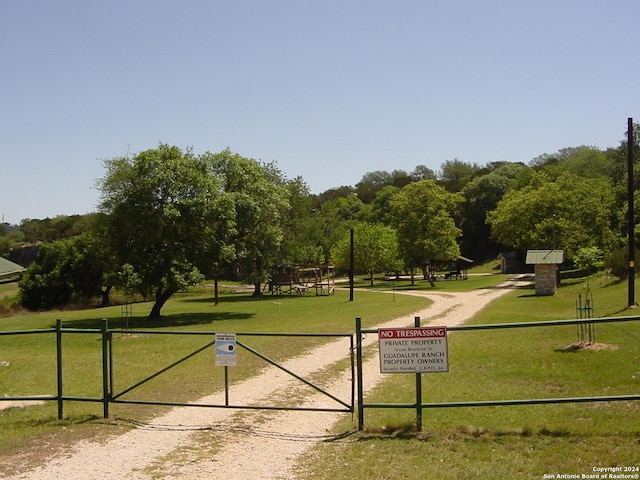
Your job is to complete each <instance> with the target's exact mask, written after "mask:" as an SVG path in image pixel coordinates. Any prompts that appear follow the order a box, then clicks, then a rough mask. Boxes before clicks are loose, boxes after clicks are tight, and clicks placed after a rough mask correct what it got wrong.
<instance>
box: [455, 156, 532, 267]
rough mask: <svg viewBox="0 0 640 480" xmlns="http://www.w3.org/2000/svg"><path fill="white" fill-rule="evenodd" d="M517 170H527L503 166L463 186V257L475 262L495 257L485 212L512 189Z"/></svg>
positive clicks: (490, 209)
mask: <svg viewBox="0 0 640 480" xmlns="http://www.w3.org/2000/svg"><path fill="white" fill-rule="evenodd" d="M521 170H530V168H529V167H526V166H524V165H523V164H503V165H502V166H500V167H498V168H496V169H495V170H492V171H490V173H487V174H486V175H482V176H479V177H477V178H475V179H473V180H472V181H471V182H469V183H467V184H466V185H465V186H464V188H463V189H462V191H461V192H460V193H461V194H462V196H463V197H464V204H463V220H462V223H461V228H462V232H463V234H462V238H461V240H460V244H461V248H462V252H463V255H465V256H467V257H470V258H473V259H474V260H476V261H481V260H485V259H488V258H495V257H496V255H497V254H498V250H499V248H500V247H499V244H498V243H497V242H496V241H495V240H494V239H493V238H492V236H491V227H490V226H489V225H488V224H487V222H486V218H487V213H488V212H490V211H492V210H495V208H496V206H497V205H498V202H499V201H500V200H501V199H502V197H503V196H504V195H505V193H507V191H509V190H510V189H511V188H514V186H515V185H516V181H517V178H518V177H519V176H520V172H521Z"/></svg>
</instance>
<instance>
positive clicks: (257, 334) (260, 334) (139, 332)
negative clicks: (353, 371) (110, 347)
mask: <svg viewBox="0 0 640 480" xmlns="http://www.w3.org/2000/svg"><path fill="white" fill-rule="evenodd" d="M67 331H69V332H73V331H74V329H65V332H67ZM75 331H76V332H78V333H83V332H89V333H90V332H92V331H93V332H97V333H100V330H85V329H75ZM110 332H111V333H115V334H136V335H195V336H198V335H204V336H211V332H210V331H209V332H205V331H199V332H176V331H171V330H160V331H157V330H154V331H150V330H124V329H111V330H110ZM236 336H238V337H240V336H243V337H350V336H351V334H350V333H286V332H282V333H270V332H236Z"/></svg>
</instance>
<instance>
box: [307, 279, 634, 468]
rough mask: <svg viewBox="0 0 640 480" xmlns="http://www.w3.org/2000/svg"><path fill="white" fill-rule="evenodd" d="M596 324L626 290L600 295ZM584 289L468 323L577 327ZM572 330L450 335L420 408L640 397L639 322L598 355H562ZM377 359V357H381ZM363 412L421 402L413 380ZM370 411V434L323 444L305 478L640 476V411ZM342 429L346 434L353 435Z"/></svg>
mask: <svg viewBox="0 0 640 480" xmlns="http://www.w3.org/2000/svg"><path fill="white" fill-rule="evenodd" d="M591 286H592V289H593V297H594V305H595V315H594V316H596V317H604V316H615V315H636V314H638V313H640V312H638V311H636V309H625V305H626V301H627V291H626V284H616V283H611V282H610V281H609V280H608V279H606V278H600V279H597V280H596V281H593V282H592V284H591ZM580 294H582V295H584V281H583V280H580V279H573V280H564V281H563V283H562V286H561V287H560V288H559V290H558V293H557V294H556V295H555V296H553V297H536V296H535V295H534V290H533V289H532V288H531V289H524V290H520V291H516V292H512V293H508V294H506V295H505V296H503V297H501V298H500V299H499V300H498V301H496V302H494V303H492V304H491V305H489V306H488V307H487V308H486V309H484V310H483V311H482V312H480V313H479V314H478V315H476V316H475V317H474V318H473V319H472V321H471V322H470V323H474V324H486V323H503V322H523V321H534V320H535V321H537V320H557V319H565V318H576V311H575V302H576V299H577V297H578V295H580ZM576 341H577V330H576V327H575V326H572V327H571V326H562V327H546V328H525V329H507V330H483V331H460V332H452V333H451V334H450V338H449V361H450V371H449V372H448V373H439V374H431V375H428V374H425V375H423V376H422V379H423V380H422V383H423V392H422V394H423V402H447V401H472V400H500V399H503V400H507V399H527V398H554V397H574V396H601V395H625V394H638V393H639V390H640V388H639V387H640V322H628V323H611V324H601V325H598V326H596V341H597V342H599V343H602V344H604V345H603V347H606V348H602V349H601V350H586V349H582V350H576V351H565V347H567V346H569V345H571V344H572V343H575V342H576ZM375 353H376V352H372V354H375ZM365 401H366V402H381V403H413V402H415V376H414V375H410V374H396V375H389V376H388V377H387V378H386V379H385V381H384V382H383V384H382V385H380V386H379V387H378V388H376V389H375V390H374V391H373V392H371V394H369V395H367V397H366V399H365ZM415 415H416V412H415V409H404V410H397V409H366V410H365V426H366V429H365V431H364V432H361V433H357V434H354V435H352V436H351V437H349V439H348V440H347V441H343V442H335V443H331V444H323V445H322V446H320V447H318V448H316V449H314V451H313V452H312V453H311V454H309V456H307V457H305V458H304V459H303V460H302V461H301V462H300V463H299V471H298V474H299V477H298V478H300V479H311V478H313V479H340V478H351V479H354V480H360V479H363V480H364V479H371V478H375V479H387V478H388V479H393V478H403V479H409V480H411V479H416V480H417V479H420V480H424V479H427V480H428V479H478V478H483V479H484V478H487V479H494V478H495V479H504V478H509V479H511V478H518V479H520V478H531V479H534V478H542V477H543V475H544V474H578V475H582V474H590V473H593V467H602V466H613V465H622V466H638V464H639V457H638V446H639V443H640V402H598V403H584V404H560V405H531V406H507V407H475V408H448V409H443V408H438V409H425V410H424V411H423V429H422V431H420V432H417V431H416V430H415V428H414V425H415V418H416V417H415ZM354 427H355V425H354V424H353V422H350V421H345V422H343V423H342V424H341V425H340V426H339V428H338V431H348V430H349V429H352V428H354Z"/></svg>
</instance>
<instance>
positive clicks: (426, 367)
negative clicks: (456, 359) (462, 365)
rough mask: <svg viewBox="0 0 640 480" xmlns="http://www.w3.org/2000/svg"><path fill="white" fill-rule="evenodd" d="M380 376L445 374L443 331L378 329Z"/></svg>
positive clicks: (426, 328) (446, 354) (445, 336)
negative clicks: (387, 374) (393, 374)
mask: <svg viewBox="0 0 640 480" xmlns="http://www.w3.org/2000/svg"><path fill="white" fill-rule="evenodd" d="M378 341H379V344H380V345H379V350H380V373H430V372H448V371H449V355H448V351H447V327H412V328H380V329H378Z"/></svg>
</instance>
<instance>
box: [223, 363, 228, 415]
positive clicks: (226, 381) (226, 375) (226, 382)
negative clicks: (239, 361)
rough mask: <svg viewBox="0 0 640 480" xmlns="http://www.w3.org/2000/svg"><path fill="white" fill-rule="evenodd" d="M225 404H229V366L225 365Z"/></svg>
mask: <svg viewBox="0 0 640 480" xmlns="http://www.w3.org/2000/svg"><path fill="white" fill-rule="evenodd" d="M224 404H225V406H227V407H228V406H229V367H228V366H227V365H225V366H224Z"/></svg>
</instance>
